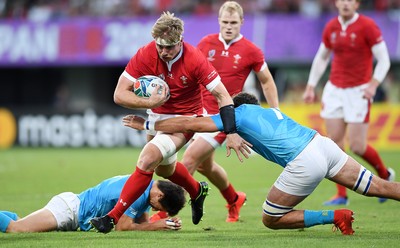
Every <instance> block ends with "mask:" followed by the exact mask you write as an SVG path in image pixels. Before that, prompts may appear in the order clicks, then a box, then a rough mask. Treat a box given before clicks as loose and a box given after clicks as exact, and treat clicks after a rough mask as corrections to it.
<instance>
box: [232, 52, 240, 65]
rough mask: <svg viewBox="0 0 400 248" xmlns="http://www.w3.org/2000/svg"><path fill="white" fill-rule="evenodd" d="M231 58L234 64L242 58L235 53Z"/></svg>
mask: <svg viewBox="0 0 400 248" xmlns="http://www.w3.org/2000/svg"><path fill="white" fill-rule="evenodd" d="M233 58H234V59H235V61H233V63H235V64H239V60H240V59H241V58H242V57H241V56H240V55H239V54H236V55H235V56H233Z"/></svg>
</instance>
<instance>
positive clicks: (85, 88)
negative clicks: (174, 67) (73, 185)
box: [0, 0, 400, 150]
mask: <svg viewBox="0 0 400 248" xmlns="http://www.w3.org/2000/svg"><path fill="white" fill-rule="evenodd" d="M222 2H223V1H217V0H203V1H201V0H197V1H184V0H147V1H144V0H91V1H89V0H54V1H47V0H36V1H35V0H14V1H11V0H0V16H1V18H0V148H9V147H12V146H22V147H85V146H88V147H118V146H136V147H140V146H142V145H143V144H144V142H145V137H144V134H143V133H142V132H136V131H132V130H128V129H127V128H124V127H123V126H122V125H121V117H122V116H123V115H125V114H127V113H130V112H132V111H129V110H127V109H123V108H121V107H119V106H116V105H115V104H114V102H113V100H112V94H113V91H114V88H115V85H116V83H117V79H118V77H119V75H120V73H121V72H122V71H123V69H124V66H125V65H126V63H127V61H128V60H129V58H130V57H131V56H132V55H133V54H134V53H135V51H136V50H137V49H138V48H139V47H140V46H142V45H144V44H145V43H147V42H149V41H150V40H151V36H150V30H151V27H152V25H153V23H154V21H155V20H156V19H157V18H158V16H159V14H160V13H161V12H162V11H163V10H170V11H172V12H174V13H176V15H177V16H179V17H181V18H182V19H183V20H184V21H185V33H184V40H185V41H187V42H189V43H191V44H193V45H196V44H197V43H198V41H199V40H200V38H201V37H202V36H204V35H206V34H208V33H216V32H218V23H217V11H218V8H219V6H220V5H221V3H222ZM238 2H239V3H241V4H242V6H243V7H244V11H245V24H244V26H243V28H242V33H243V34H244V35H245V36H246V37H247V38H249V39H250V40H252V41H253V42H255V43H256V44H257V45H258V46H259V47H260V48H261V49H262V50H263V51H264V53H265V56H266V60H267V63H268V65H269V67H270V70H271V72H272V73H273V75H274V78H275V81H276V84H277V87H278V91H279V97H280V101H281V105H282V106H281V108H282V109H283V111H285V112H286V113H288V114H289V115H290V116H292V117H294V119H296V120H297V121H299V122H301V123H303V124H306V125H308V126H310V127H313V128H315V129H317V130H318V131H320V132H322V133H324V127H323V121H322V120H321V118H320V117H319V108H320V105H319V103H318V104H315V105H311V106H310V105H304V104H303V103H302V100H301V96H302V93H303V90H304V87H305V85H306V81H307V77H308V72H309V69H310V66H311V62H312V59H313V57H314V55H315V52H316V50H317V49H318V46H319V43H320V40H321V38H320V37H321V33H322V29H323V27H324V24H325V23H326V21H327V20H328V19H329V18H331V17H332V16H335V15H337V12H336V9H335V8H334V5H333V2H334V1H332V0H319V1H311V0H287V1H283V0H247V1H238ZM360 12H361V13H365V14H367V15H368V16H371V17H373V18H374V20H375V21H376V22H377V23H378V25H379V26H380V27H381V29H382V32H383V35H384V38H385V40H386V43H387V45H388V48H389V53H390V57H391V61H392V66H391V69H390V71H389V74H388V76H387V77H386V79H385V82H384V83H383V84H382V85H381V87H380V88H379V92H378V94H377V96H376V99H375V101H376V102H377V104H375V105H374V106H373V110H372V111H373V112H372V113H373V114H372V116H371V128H370V133H369V139H370V141H371V142H372V143H374V145H375V146H376V147H377V148H379V149H389V150H393V149H394V150H398V149H400V105H399V100H400V71H399V66H400V63H399V62H400V32H399V31H400V1H399V0H378V1H363V3H362V9H361V10H360ZM326 78H327V74H325V76H324V80H323V81H325V79H326ZM248 82H249V83H248V85H247V86H246V87H247V89H248V90H250V91H253V92H259V91H258V90H259V86H258V83H257V82H255V78H254V76H253V75H251V76H250V77H249V80H248ZM322 87H323V83H322V82H321V83H320V84H319V87H318V91H319V93H321V90H322ZM260 97H261V96H260ZM138 112H139V113H143V112H142V111H138Z"/></svg>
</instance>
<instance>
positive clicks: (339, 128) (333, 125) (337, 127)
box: [324, 119, 349, 206]
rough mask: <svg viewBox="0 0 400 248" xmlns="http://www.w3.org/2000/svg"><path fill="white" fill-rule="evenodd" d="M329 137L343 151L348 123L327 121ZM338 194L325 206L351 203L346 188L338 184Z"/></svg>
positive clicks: (333, 120)
mask: <svg viewBox="0 0 400 248" xmlns="http://www.w3.org/2000/svg"><path fill="white" fill-rule="evenodd" d="M325 125H326V130H327V136H328V137H329V138H331V139H332V140H333V141H334V142H335V143H336V144H337V145H338V146H339V147H340V148H341V149H342V150H343V151H344V150H345V149H344V141H345V136H346V126H347V125H346V123H345V122H344V120H343V119H325ZM336 189H337V192H336V194H335V195H334V196H332V197H331V198H330V199H329V200H328V201H326V202H324V205H325V206H331V205H347V204H348V203H349V200H348V197H347V191H346V187H344V186H342V185H340V184H336Z"/></svg>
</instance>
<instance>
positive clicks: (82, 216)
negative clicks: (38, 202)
mask: <svg viewBox="0 0 400 248" xmlns="http://www.w3.org/2000/svg"><path fill="white" fill-rule="evenodd" d="M128 177H129V175H126V176H116V177H112V178H109V179H106V180H104V181H102V182H101V183H99V184H98V185H96V186H94V187H91V188H89V189H87V190H85V191H83V192H81V193H80V194H74V193H72V192H64V193H61V194H58V195H56V196H54V197H53V198H52V199H51V200H50V201H49V203H47V205H46V206H45V207H43V208H42V209H39V210H37V211H35V212H33V213H31V214H29V215H28V216H26V217H24V218H22V219H21V218H19V217H18V216H17V214H16V213H13V212H9V211H0V231H1V232H7V233H20V232H49V231H77V230H78V229H79V230H81V231H89V230H90V229H91V228H92V227H91V225H90V223H89V221H90V220H91V219H92V218H93V217H96V216H102V215H103V214H105V213H107V212H108V211H110V210H111V209H112V208H113V206H114V205H115V203H116V202H117V200H118V197H119V194H120V192H121V189H122V187H123V186H124V184H125V182H126V180H127V179H128ZM185 202H186V200H185V195H184V191H183V189H182V188H181V187H179V186H178V185H176V184H174V183H171V182H169V181H162V180H158V181H151V183H150V184H149V186H148V187H147V188H146V190H145V191H144V193H143V194H142V195H141V196H140V197H139V198H138V199H137V200H136V201H135V202H134V203H133V204H132V205H130V206H128V208H127V210H126V211H125V212H124V214H123V215H122V217H121V219H120V221H119V222H118V224H117V225H116V227H115V229H116V230H117V231H133V230H140V231H153V230H179V229H181V221H180V219H179V218H178V217H173V218H170V219H162V220H159V221H157V222H153V223H149V222H148V220H149V210H150V208H153V210H164V211H167V212H168V213H170V216H174V215H176V214H178V212H179V211H180V210H181V209H182V208H183V207H184V205H185Z"/></svg>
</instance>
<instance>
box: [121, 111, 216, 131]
mask: <svg viewBox="0 0 400 248" xmlns="http://www.w3.org/2000/svg"><path fill="white" fill-rule="evenodd" d="M122 122H123V124H124V126H127V127H131V128H133V129H137V130H157V131H163V132H167V133H185V132H215V131H218V128H217V126H216V125H215V123H214V122H213V121H212V120H211V118H210V117H197V118H196V117H175V118H169V119H165V120H161V121H157V122H152V121H146V120H145V119H143V118H142V117H140V116H136V115H127V116H125V117H124V118H123V119H122Z"/></svg>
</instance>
